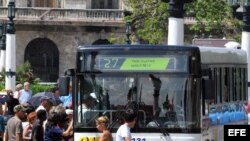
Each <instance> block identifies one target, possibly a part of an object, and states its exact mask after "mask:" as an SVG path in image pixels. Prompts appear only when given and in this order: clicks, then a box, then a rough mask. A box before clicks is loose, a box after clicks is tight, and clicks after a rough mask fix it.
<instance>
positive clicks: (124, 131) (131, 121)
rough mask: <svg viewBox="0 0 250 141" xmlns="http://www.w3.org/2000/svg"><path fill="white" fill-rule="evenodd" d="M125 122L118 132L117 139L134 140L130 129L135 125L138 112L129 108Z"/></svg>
mask: <svg viewBox="0 0 250 141" xmlns="http://www.w3.org/2000/svg"><path fill="white" fill-rule="evenodd" d="M123 118H124V122H125V123H124V124H123V125H121V126H120V127H119V128H118V130H117V132H116V137H115V138H116V141H132V136H131V132H130V129H131V128H133V127H134V126H135V123H136V113H135V112H134V110H132V109H128V110H127V111H126V112H125V114H124V117H123Z"/></svg>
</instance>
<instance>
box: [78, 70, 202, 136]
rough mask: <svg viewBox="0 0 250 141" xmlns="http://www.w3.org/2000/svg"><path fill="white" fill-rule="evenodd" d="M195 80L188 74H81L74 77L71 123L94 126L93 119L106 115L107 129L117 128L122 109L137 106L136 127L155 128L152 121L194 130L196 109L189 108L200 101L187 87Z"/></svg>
mask: <svg viewBox="0 0 250 141" xmlns="http://www.w3.org/2000/svg"><path fill="white" fill-rule="evenodd" d="M195 82H197V80H196V79H194V78H191V77H189V76H188V75H182V76H179V75H178V76H176V75H166V74H165V75H163V74H141V73H137V74H129V75H125V74H123V75H118V74H117V75H115V74H112V75H107V74H105V75H103V74H88V73H85V74H84V75H81V76H79V77H78V80H77V83H78V88H77V92H76V93H78V94H77V95H76V96H75V98H76V100H77V101H78V102H77V103H76V102H75V104H77V105H76V106H74V107H75V109H74V110H76V111H77V113H78V114H77V115H75V119H77V120H75V121H76V122H75V126H76V127H79V128H85V129H86V128H95V119H97V117H98V116H100V115H107V116H108V117H109V119H110V128H111V129H113V128H118V127H119V125H120V124H121V121H122V120H121V119H122V113H123V111H124V110H126V109H128V108H131V107H133V108H135V109H137V115H138V125H137V127H138V128H137V130H140V129H144V130H145V129H152V130H154V129H157V128H158V127H157V126H156V123H155V121H157V122H159V123H160V125H161V126H162V127H163V128H167V129H170V130H171V129H187V132H188V131H191V129H194V128H196V129H197V128H199V124H200V120H199V119H200V109H199V108H198V109H196V110H195V111H194V110H192V109H195V108H194V107H200V102H199V97H198V96H197V94H196V97H194V96H193V95H192V92H196V91H194V90H195V88H191V87H192V86H195V85H194V84H193V83H195ZM191 89H192V91H191ZM189 129H190V130H189Z"/></svg>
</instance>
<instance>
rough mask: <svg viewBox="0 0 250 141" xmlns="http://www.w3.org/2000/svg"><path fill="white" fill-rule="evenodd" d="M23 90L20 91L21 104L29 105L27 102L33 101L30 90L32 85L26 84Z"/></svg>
mask: <svg viewBox="0 0 250 141" xmlns="http://www.w3.org/2000/svg"><path fill="white" fill-rule="evenodd" d="M23 86H24V87H23V89H22V90H21V91H20V97H19V102H20V104H22V105H27V102H28V101H29V100H30V99H31V96H32V91H31V90H30V83H29V82H24V84H23Z"/></svg>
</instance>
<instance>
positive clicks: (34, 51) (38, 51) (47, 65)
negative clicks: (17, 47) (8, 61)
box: [24, 38, 59, 82]
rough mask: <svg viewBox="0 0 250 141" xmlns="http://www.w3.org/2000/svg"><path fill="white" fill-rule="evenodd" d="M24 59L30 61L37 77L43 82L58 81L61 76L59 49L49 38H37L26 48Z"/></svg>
mask: <svg viewBox="0 0 250 141" xmlns="http://www.w3.org/2000/svg"><path fill="white" fill-rule="evenodd" d="M24 61H29V63H30V65H31V69H32V70H33V73H34V75H35V76H36V77H39V78H40V79H41V81H43V82H56V81H57V79H58V77H59V50H58V48H57V46H56V44H55V43H54V42H53V41H51V40H50V39H48V38H36V39H34V40H32V41H30V42H29V43H28V45H27V47H26V48H25V52H24Z"/></svg>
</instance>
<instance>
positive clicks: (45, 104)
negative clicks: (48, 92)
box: [36, 96, 53, 113]
mask: <svg viewBox="0 0 250 141" xmlns="http://www.w3.org/2000/svg"><path fill="white" fill-rule="evenodd" d="M52 106H53V103H52V101H51V98H50V97H48V96H42V97H41V99H40V105H39V106H38V107H37V109H36V112H37V111H38V110H45V111H47V113H49V111H50V109H51V108H52Z"/></svg>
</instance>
